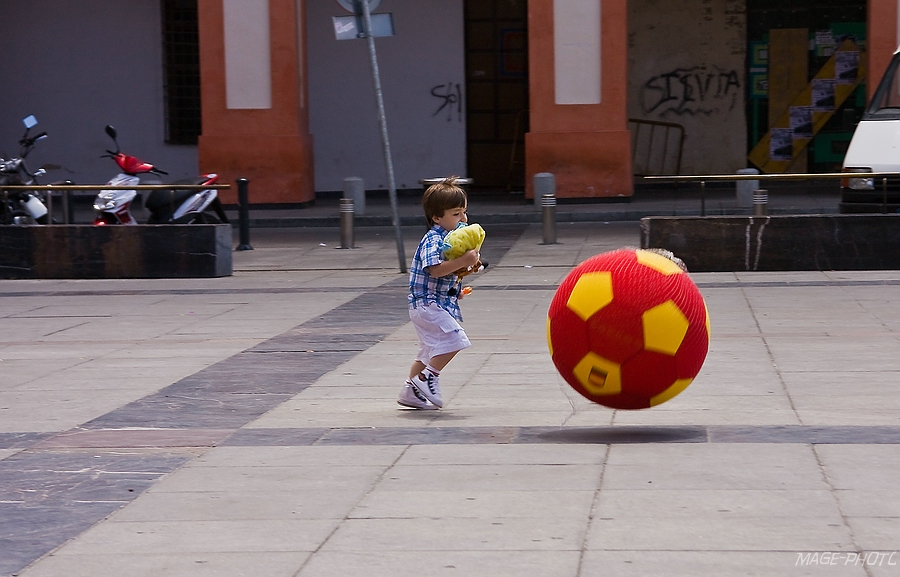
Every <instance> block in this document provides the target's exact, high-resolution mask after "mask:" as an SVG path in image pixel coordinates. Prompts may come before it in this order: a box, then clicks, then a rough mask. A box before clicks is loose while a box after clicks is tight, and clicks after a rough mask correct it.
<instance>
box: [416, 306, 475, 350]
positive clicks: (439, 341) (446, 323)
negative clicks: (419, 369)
mask: <svg viewBox="0 0 900 577" xmlns="http://www.w3.org/2000/svg"><path fill="white" fill-rule="evenodd" d="M409 320H411V321H412V324H413V326H414V327H416V334H417V335H418V336H419V352H418V353H417V356H416V360H417V361H421V362H423V363H425V364H428V361H430V360H431V359H432V358H434V357H436V356H438V355H443V354H446V353H452V352H455V351H461V350H463V349H465V348H468V347H470V346H472V343H470V342H469V337H468V336H467V335H466V331H465V330H464V329H463V328H462V325H460V324H459V323H458V322H456V319H455V318H453V315H451V314H450V313H448V312H447V311H445V310H444V309H442V308H441V307H439V306H438V305H436V304H434V303H431V304H429V305H427V306H424V307H419V308H411V309H409Z"/></svg>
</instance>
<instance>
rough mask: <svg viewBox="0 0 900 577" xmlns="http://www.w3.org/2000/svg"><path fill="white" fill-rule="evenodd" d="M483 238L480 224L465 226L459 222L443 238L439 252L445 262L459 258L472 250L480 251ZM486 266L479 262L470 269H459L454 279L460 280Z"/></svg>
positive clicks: (484, 263)
mask: <svg viewBox="0 0 900 577" xmlns="http://www.w3.org/2000/svg"><path fill="white" fill-rule="evenodd" d="M484 237H485V232H484V229H483V228H481V225H480V224H474V223H473V224H469V225H467V224H466V223H464V222H461V223H459V224H458V225H457V227H456V229H455V230H452V231H450V233H448V234H447V236H445V237H444V242H443V244H442V245H441V251H442V253H443V255H444V258H445V259H447V260H452V259H454V258H459V257H461V256H462V255H463V253H465V252H467V251H470V250H473V249H474V250H481V244H482V243H483V242H484ZM487 265H488V263H486V262H482V261H481V260H479V261H478V262H476V263H475V264H474V265H472V266H470V267H466V268H461V269H459V270H458V271H456V278H458V279H462V278H463V277H465V276H468V275H470V274H472V273H473V272H479V271H482V270H484V268H485V267H486V266H487Z"/></svg>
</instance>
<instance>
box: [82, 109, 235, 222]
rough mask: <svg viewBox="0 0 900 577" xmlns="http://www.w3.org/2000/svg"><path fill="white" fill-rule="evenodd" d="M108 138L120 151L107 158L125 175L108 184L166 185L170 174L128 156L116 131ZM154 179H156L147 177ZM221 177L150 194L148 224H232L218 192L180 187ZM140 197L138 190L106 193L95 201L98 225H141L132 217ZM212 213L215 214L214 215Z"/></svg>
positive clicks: (196, 180)
mask: <svg viewBox="0 0 900 577" xmlns="http://www.w3.org/2000/svg"><path fill="white" fill-rule="evenodd" d="M106 134H107V135H109V137H110V138H112V141H113V143H115V145H116V150H115V151H112V150H107V151H106V154H104V155H103V158H112V159H113V160H114V161H115V162H116V164H117V165H119V168H120V169H121V170H122V172H121V173H119V174H117V175H116V176H114V177H113V178H112V179H111V180H110V181H109V182H108V183H107V184H109V185H111V186H135V185H138V184H163V182H162V180H160V179H159V178H158V177H159V175H166V174H168V173H167V172H166V171H164V170H160V169H159V168H156V167H155V166H154V165H152V164H150V163H148V162H144V161H143V160H140V159H138V158H136V157H134V156H129V155H127V154H124V153H122V152H121V151H120V149H119V143H118V141H117V140H116V129H115V128H113V127H112V126H109V125H107V126H106ZM142 175H144V176H142ZM146 175H153V176H146ZM218 180H219V176H218V175H217V174H214V173H210V174H201V175H199V176H195V177H192V178H185V179H182V180H178V181H176V182H173V183H170V185H171V186H172V188H167V189H155V190H152V191H150V194H149V195H148V196H147V200H146V201H145V202H144V207H145V208H146V209H147V210H149V211H150V217H149V218H148V219H147V224H218V223H222V222H228V217H227V216H226V215H225V210H224V209H223V208H222V201H221V200H219V197H218V194H217V193H216V189H214V188H205V189H184V188H178V185H179V184H192V185H208V184H215V183H216V182H218ZM136 197H137V191H136V190H129V189H124V190H102V191H100V194H98V195H97V198H96V199H95V200H94V211H95V212H96V216H95V217H94V224H95V225H107V224H125V225H131V224H138V222H137V219H135V218H134V215H132V214H131V203H132V201H133V200H134V199H135V198H136ZM208 210H212V212H214V213H215V214H210V213H209V212H208Z"/></svg>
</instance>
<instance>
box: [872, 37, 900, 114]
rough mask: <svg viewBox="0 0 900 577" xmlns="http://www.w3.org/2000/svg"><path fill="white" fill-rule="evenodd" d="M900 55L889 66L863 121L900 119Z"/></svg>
mask: <svg viewBox="0 0 900 577" xmlns="http://www.w3.org/2000/svg"><path fill="white" fill-rule="evenodd" d="M898 63H900V53H897V54H894V58H893V59H892V60H891V63H890V65H888V68H887V71H885V73H884V76H883V77H882V78H881V82H879V83H878V88H877V89H876V90H875V95H874V96H873V97H872V103H871V104H869V108H868V109H867V110H866V114H865V115H864V117H863V120H897V119H900V74H898V73H897V71H898Z"/></svg>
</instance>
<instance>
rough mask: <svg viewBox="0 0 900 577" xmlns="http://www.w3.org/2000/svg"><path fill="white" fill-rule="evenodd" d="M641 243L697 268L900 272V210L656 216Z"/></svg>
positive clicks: (644, 223)
mask: <svg viewBox="0 0 900 577" xmlns="http://www.w3.org/2000/svg"><path fill="white" fill-rule="evenodd" d="M641 247H642V248H651V247H652V248H664V249H667V250H670V251H672V252H673V253H675V256H677V257H679V258H680V259H682V260H683V261H684V263H685V265H687V267H688V270H689V271H691V272H717V271H810V270H900V214H827V215H770V216H713V217H709V216H707V217H677V216H673V217H657V216H652V217H645V218H643V219H641Z"/></svg>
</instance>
